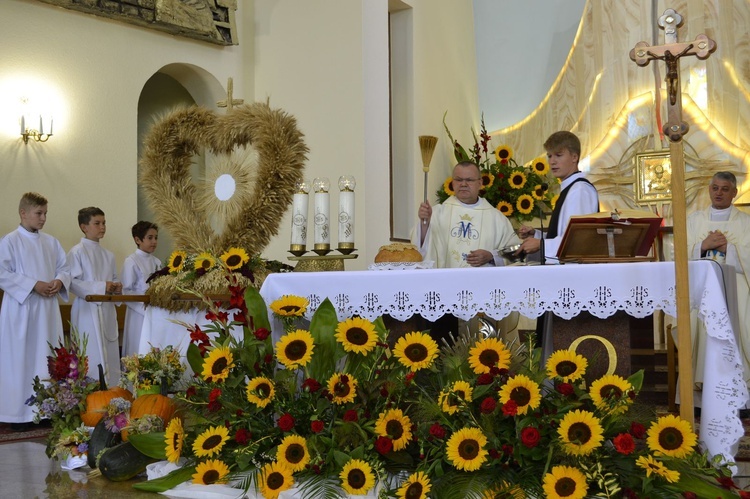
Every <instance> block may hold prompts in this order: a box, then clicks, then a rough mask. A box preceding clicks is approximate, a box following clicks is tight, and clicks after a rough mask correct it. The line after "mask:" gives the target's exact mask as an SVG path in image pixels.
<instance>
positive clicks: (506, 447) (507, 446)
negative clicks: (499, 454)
mask: <svg viewBox="0 0 750 499" xmlns="http://www.w3.org/2000/svg"><path fill="white" fill-rule="evenodd" d="M502 449H503V454H505V455H506V456H512V455H513V446H512V445H510V444H503V446H502Z"/></svg>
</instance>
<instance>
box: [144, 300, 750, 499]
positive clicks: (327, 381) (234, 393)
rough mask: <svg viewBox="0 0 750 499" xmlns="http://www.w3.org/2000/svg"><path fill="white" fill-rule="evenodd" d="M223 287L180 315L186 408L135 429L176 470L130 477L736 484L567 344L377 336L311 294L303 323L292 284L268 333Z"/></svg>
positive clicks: (558, 486) (328, 492)
mask: <svg viewBox="0 0 750 499" xmlns="http://www.w3.org/2000/svg"><path fill="white" fill-rule="evenodd" d="M230 291H231V300H230V307H229V309H228V310H221V309H219V308H218V307H216V304H214V306H213V308H211V309H210V310H209V312H208V313H207V317H208V318H209V319H208V320H210V321H211V323H210V324H208V325H207V326H204V327H203V328H200V327H198V326H192V328H191V339H192V344H191V345H190V347H189V349H188V361H189V362H190V365H191V367H192V369H193V371H194V372H195V373H196V375H197V376H196V378H195V379H194V381H193V382H192V383H191V384H190V386H188V387H187V389H186V390H185V391H184V392H180V393H178V394H177V398H178V399H180V400H181V401H182V402H183V403H184V404H185V405H186V406H187V409H188V412H187V415H186V416H185V417H184V419H177V418H175V419H171V420H170V421H169V422H168V424H167V427H166V431H165V432H163V433H155V434H152V435H149V436H152V437H153V440H154V441H157V442H162V445H163V448H164V451H163V453H162V456H163V457H164V458H166V459H168V460H169V461H172V462H178V461H179V462H180V463H181V464H183V466H182V468H180V469H178V470H176V471H175V472H173V473H172V474H170V475H167V476H166V477H163V478H160V479H156V480H150V481H147V482H143V483H140V484H137V485H136V488H139V489H142V490H150V491H165V490H168V489H170V488H172V487H174V486H176V485H178V484H179V483H182V482H184V481H186V480H191V481H192V482H193V483H194V484H214V483H230V484H231V485H232V486H235V487H239V488H244V489H246V490H247V489H249V488H251V487H255V488H256V489H257V490H259V491H260V493H261V494H262V496H263V497H265V498H267V499H272V498H274V499H275V498H277V497H278V496H279V494H281V493H282V492H283V491H285V490H288V489H291V488H293V487H298V488H299V489H301V493H302V494H303V495H304V496H305V497H340V496H342V495H346V494H352V495H357V494H366V493H368V492H372V491H373V490H376V488H377V489H379V493H380V496H381V497H398V498H402V499H403V498H409V499H425V498H427V497H431V498H433V499H439V498H455V497H482V498H495V497H524V496H525V495H528V496H530V497H548V498H566V499H580V498H584V497H593V496H596V497H628V498H638V497H650V498H660V497H663V498H667V497H669V498H673V497H679V496H681V497H737V495H738V493H739V495H740V496H746V493H744V492H742V491H736V490H731V488H732V487H734V485H733V483H732V480H731V472H730V469H729V466H730V465H731V463H723V462H722V457H721V456H718V457H717V458H715V459H714V460H709V459H708V457H707V455H706V454H704V453H701V452H700V451H699V449H698V447H697V446H696V442H697V438H696V435H695V433H693V430H692V429H691V426H690V424H689V423H688V422H686V421H684V420H682V419H680V418H679V417H676V416H672V415H666V416H662V417H656V416H655V415H654V414H653V413H652V412H651V411H649V410H647V408H645V407H641V406H639V405H638V404H636V402H635V398H636V396H637V393H638V391H639V389H640V386H641V381H642V375H643V374H642V372H639V373H636V374H635V375H633V376H631V377H630V378H628V379H625V378H622V377H620V376H616V375H607V376H604V377H602V378H600V379H597V380H595V381H593V382H592V383H590V385H589V386H587V385H586V383H585V382H584V374H585V371H586V368H587V361H586V359H585V358H583V357H582V356H580V355H578V354H576V353H574V352H571V351H567V350H565V351H559V352H555V353H554V354H553V355H552V356H551V357H550V358H549V359H548V361H547V362H546V364H545V365H544V366H542V365H541V364H540V359H539V355H540V353H539V351H538V350H535V349H532V348H531V346H530V345H531V344H530V343H529V344H523V345H522V344H515V343H514V344H511V345H508V344H506V343H505V342H503V341H502V340H501V339H500V338H499V337H497V335H496V334H490V335H489V336H487V337H484V336H473V335H472V334H471V333H468V332H466V333H464V334H463V335H462V336H461V337H460V338H459V339H458V340H457V341H456V343H455V344H454V346H452V347H451V348H443V349H442V350H440V349H439V348H438V345H437V344H436V343H435V342H434V340H432V338H431V337H430V336H429V335H428V334H426V333H422V332H417V331H415V332H411V333H408V334H406V335H404V336H403V337H401V338H399V339H398V340H397V341H396V342H395V344H394V345H393V346H389V345H388V344H387V343H385V341H386V337H387V335H386V329H385V327H384V325H383V322H382V320H380V319H378V320H375V321H373V322H371V321H368V320H366V319H363V318H359V317H355V318H351V319H347V320H344V321H338V319H337V317H336V313H335V309H334V308H333V306H332V304H331V303H330V302H329V301H328V300H325V301H324V302H323V303H322V304H321V305H320V306H319V307H318V309H317V311H316V312H315V314H314V315H313V317H312V320H311V322H310V323H309V327H308V326H307V325H306V324H304V323H303V322H302V320H301V318H302V317H303V315H304V313H305V311H306V308H307V306H308V303H307V300H306V299H304V298H302V297H296V296H285V297H282V298H281V299H279V300H277V301H275V302H273V303H271V304H270V305H269V306H270V308H271V310H272V311H273V314H274V315H275V316H276V317H277V318H279V319H281V322H282V323H283V324H284V330H285V331H284V334H283V335H282V336H281V338H280V339H279V340H278V341H277V342H276V343H274V342H273V341H272V339H271V336H270V333H269V330H270V323H269V321H268V316H267V312H266V310H267V309H266V304H265V303H264V302H263V300H262V299H261V298H260V296H259V295H258V293H257V291H256V290H254V289H253V288H249V289H247V290H245V291H243V290H242V289H241V288H240V287H236V286H235V287H232V288H230ZM241 315H244V316H245V318H244V319H243V320H241V321H238V320H237V319H240V318H241V317H240V316H241ZM230 317H232V319H233V320H231V319H230ZM239 324H243V325H244V326H243V333H242V335H241V337H239V338H237V337H235V336H233V335H232V334H231V333H230V331H231V328H232V327H236V326H237V325H239ZM137 446H138V445H136V447H137ZM151 455H152V457H157V456H154V455H153V454H151Z"/></svg>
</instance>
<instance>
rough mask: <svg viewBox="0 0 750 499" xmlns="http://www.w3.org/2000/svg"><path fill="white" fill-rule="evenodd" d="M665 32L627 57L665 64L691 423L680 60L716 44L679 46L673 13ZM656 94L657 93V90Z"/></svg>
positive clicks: (700, 41) (684, 409) (683, 412)
mask: <svg viewBox="0 0 750 499" xmlns="http://www.w3.org/2000/svg"><path fill="white" fill-rule="evenodd" d="M658 23H659V27H660V28H662V29H663V30H664V41H665V42H666V43H665V44H664V45H658V46H655V47H651V46H649V44H648V43H647V42H638V43H637V44H636V45H635V48H633V50H631V51H630V58H631V59H632V60H633V61H635V63H636V64H638V65H639V66H647V65H648V63H649V62H651V61H652V60H661V61H664V62H665V63H666V64H667V75H666V78H665V80H666V83H667V93H668V96H669V98H668V99H667V109H668V114H667V116H668V120H667V122H666V123H665V124H664V126H663V128H662V129H663V131H664V134H665V135H666V136H667V137H669V140H670V143H669V160H670V162H671V164H672V211H673V213H674V222H673V223H674V231H673V232H674V265H675V289H676V292H677V298H676V300H677V335H678V338H677V339H678V347H677V348H678V351H677V354H678V358H677V359H678V360H677V361H678V364H679V366H680V389H679V393H680V416H681V417H682V419H684V420H686V421H689V422H690V423H691V424H693V423H694V415H693V352H692V339H691V334H690V284H689V275H688V265H687V261H688V254H687V252H688V251H687V250H688V247H687V246H688V243H687V217H686V213H687V207H686V204H685V156H684V151H683V148H682V137H683V135H685V134H686V133H687V131H688V129H689V126H688V124H687V123H685V122H684V121H682V90H681V89H682V87H681V86H680V58H681V57H684V56H688V55H694V56H696V57H698V58H699V59H706V58H708V57H709V56H710V55H711V53H712V52H713V51H714V50H716V42H714V41H713V40H711V39H710V38H708V37H707V36H706V35H703V34H701V35H698V36H697V37H696V38H695V41H693V42H683V43H680V42H678V41H677V28H679V27H680V26H682V16H681V15H680V14H678V13H677V12H676V11H675V10H674V9H667V10H665V11H664V14H663V15H662V16H661V17H660V18H659V20H658ZM657 91H659V90H658V89H657Z"/></svg>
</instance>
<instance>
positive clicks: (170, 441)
mask: <svg viewBox="0 0 750 499" xmlns="http://www.w3.org/2000/svg"><path fill="white" fill-rule="evenodd" d="M164 443H165V444H166V454H167V461H169V462H170V463H176V462H177V461H178V460H179V459H180V454H182V445H183V444H184V443H185V431H184V430H183V429H182V420H181V419H180V418H172V419H171V420H170V421H169V424H168V425H167V429H166V430H165V431H164Z"/></svg>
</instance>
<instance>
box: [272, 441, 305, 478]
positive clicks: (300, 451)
mask: <svg viewBox="0 0 750 499" xmlns="http://www.w3.org/2000/svg"><path fill="white" fill-rule="evenodd" d="M276 460H277V461H278V462H279V464H282V465H284V466H286V467H287V468H289V469H290V470H292V471H293V472H297V471H302V470H304V469H305V466H307V463H309V462H310V451H308V450H307V440H306V439H305V437H301V436H299V435H288V436H286V437H284V440H282V441H281V443H280V444H279V450H278V452H277V453H276Z"/></svg>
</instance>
